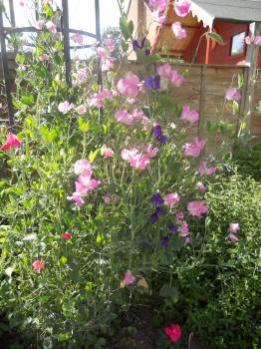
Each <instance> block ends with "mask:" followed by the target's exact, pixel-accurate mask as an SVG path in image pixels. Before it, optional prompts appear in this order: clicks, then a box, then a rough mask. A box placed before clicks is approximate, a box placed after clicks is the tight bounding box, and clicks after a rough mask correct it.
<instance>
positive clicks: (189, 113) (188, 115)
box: [181, 105, 199, 123]
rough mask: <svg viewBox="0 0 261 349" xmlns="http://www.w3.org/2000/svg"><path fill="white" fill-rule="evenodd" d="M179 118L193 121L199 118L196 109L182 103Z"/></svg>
mask: <svg viewBox="0 0 261 349" xmlns="http://www.w3.org/2000/svg"><path fill="white" fill-rule="evenodd" d="M181 119H182V120H186V121H189V122H191V123H194V122H197V121H198V120H199V113H198V112H197V111H196V110H191V109H190V107H189V105H184V106H183V109H182V114H181Z"/></svg>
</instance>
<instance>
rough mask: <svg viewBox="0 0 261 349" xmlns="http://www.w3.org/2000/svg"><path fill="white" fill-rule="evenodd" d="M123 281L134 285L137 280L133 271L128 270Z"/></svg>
mask: <svg viewBox="0 0 261 349" xmlns="http://www.w3.org/2000/svg"><path fill="white" fill-rule="evenodd" d="M122 282H123V284H124V285H126V286H129V285H132V284H134V283H135V282H136V277H135V276H134V275H133V274H132V272H131V271H126V273H125V275H124V278H123V280H122Z"/></svg>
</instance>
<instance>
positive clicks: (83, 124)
mask: <svg viewBox="0 0 261 349" xmlns="http://www.w3.org/2000/svg"><path fill="white" fill-rule="evenodd" d="M78 124H79V129H80V131H82V132H88V131H89V130H90V122H89V121H86V120H85V119H84V118H83V117H79V118H78Z"/></svg>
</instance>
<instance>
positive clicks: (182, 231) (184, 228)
mask: <svg viewBox="0 0 261 349" xmlns="http://www.w3.org/2000/svg"><path fill="white" fill-rule="evenodd" d="M178 232H179V235H180V236H182V237H183V238H185V237H187V236H189V235H190V232H189V225H188V223H187V222H186V221H183V222H182V223H181V226H180V227H179V228H178Z"/></svg>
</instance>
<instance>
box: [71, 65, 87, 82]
mask: <svg viewBox="0 0 261 349" xmlns="http://www.w3.org/2000/svg"><path fill="white" fill-rule="evenodd" d="M87 78H88V69H87V68H81V69H78V70H77V71H76V72H75V73H74V74H73V85H74V86H76V85H80V84H83V83H85V82H86V80H87Z"/></svg>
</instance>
